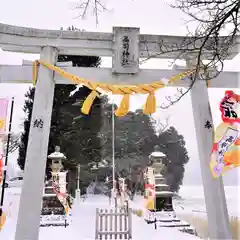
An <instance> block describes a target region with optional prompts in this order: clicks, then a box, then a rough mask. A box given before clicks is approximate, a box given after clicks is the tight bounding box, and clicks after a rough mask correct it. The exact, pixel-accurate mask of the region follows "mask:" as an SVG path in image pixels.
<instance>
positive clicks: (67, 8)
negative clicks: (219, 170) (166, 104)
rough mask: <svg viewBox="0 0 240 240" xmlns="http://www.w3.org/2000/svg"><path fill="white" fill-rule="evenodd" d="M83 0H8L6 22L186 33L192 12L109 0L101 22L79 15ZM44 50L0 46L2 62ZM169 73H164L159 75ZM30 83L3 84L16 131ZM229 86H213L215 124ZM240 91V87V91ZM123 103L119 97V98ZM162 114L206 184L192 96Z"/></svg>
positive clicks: (190, 172) (155, 1)
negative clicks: (5, 49) (20, 51)
mask: <svg viewBox="0 0 240 240" xmlns="http://www.w3.org/2000/svg"><path fill="white" fill-rule="evenodd" d="M74 2H77V1H71V2H70V1H67V0H51V1H49V0H41V1H34V0H21V1H16V0H8V1H4V2H2V3H1V8H0V22H1V23H6V24H11V25H19V26H24V27H33V28H42V29H60V27H64V28H66V27H68V26H70V25H74V26H75V27H77V28H80V29H85V30H86V31H100V32H104V31H106V32H111V31H112V27H113V26H129V27H140V32H141V33H148V34H166V35H167V34H168V35H184V33H185V32H186V25H185V21H186V17H185V15H183V14H182V13H181V12H179V11H178V10H174V9H172V8H170V7H169V6H168V5H167V4H166V3H165V2H166V1H159V0H148V1H147V2H146V1H145V0H121V1H119V0H111V1H110V0H109V1H108V2H106V3H107V6H108V8H109V10H110V11H108V12H104V13H102V14H101V15H100V17H99V25H98V26H97V27H96V24H95V18H94V16H93V14H92V13H91V12H89V13H88V16H87V18H86V19H84V20H81V19H79V18H78V19H75V17H76V16H77V15H78V14H79V12H78V11H77V10H72V9H73V5H74V4H73V3H74ZM37 58H38V55H27V54H18V53H9V52H3V51H1V50H0V64H21V62H22V59H30V60H33V59H37ZM239 60H240V56H239V55H238V56H237V57H236V58H235V59H234V60H233V61H231V62H228V63H227V64H226V66H225V67H226V69H227V70H240V67H239ZM103 66H105V67H111V61H110V60H109V59H106V58H105V59H103ZM168 66H169V62H167V61H160V60H149V61H148V62H147V63H146V64H145V65H143V66H141V67H142V68H163V67H168ZM161 77H164V76H159V78H161ZM28 87H29V85H26V84H21V85H20V84H19V85H16V84H12V85H8V84H1V85H0V96H14V97H15V99H16V104H15V111H14V122H13V130H14V131H16V132H17V131H19V129H21V126H20V125H21V123H22V120H23V118H24V115H23V112H22V106H23V102H24V93H25V92H26V91H27V89H28ZM225 90H226V89H210V90H209V95H210V103H211V107H212V114H213V118H214V123H215V124H216V125H217V124H219V123H220V121H221V118H220V112H219V111H218V106H219V101H220V100H221V98H222V96H223V95H224V91H225ZM174 91H175V90H174V89H172V88H170V89H164V90H161V91H159V92H158V93H157V101H158V103H159V104H161V103H162V102H163V101H164V97H165V96H166V95H169V94H174ZM238 93H239V92H238ZM116 101H117V102H118V101H119V99H117V100H116ZM143 104H144V98H143V97H134V98H132V100H131V107H132V108H133V109H135V108H137V107H140V106H142V105H143ZM158 116H159V118H161V119H164V118H166V117H168V116H170V124H171V125H173V126H175V127H176V128H177V130H178V131H179V133H181V134H183V136H184V137H185V140H186V144H187V149H188V151H189V157H190V160H189V163H188V164H187V167H186V173H185V178H184V183H185V184H192V185H193V184H201V173H200V165H199V159H198V153H197V143H196V136H195V130H194V122H193V116H192V108H191V99H190V96H189V95H188V96H186V97H185V98H183V99H182V100H181V102H179V103H178V104H177V105H175V106H174V107H172V108H170V109H168V110H167V111H162V110H160V109H159V110H158ZM11 162H12V163H15V162H16V154H13V155H12V156H11ZM237 173H238V174H240V171H239V170H233V171H232V172H231V173H229V174H227V176H226V177H225V182H226V183H227V184H232V185H235V184H236V183H237Z"/></svg>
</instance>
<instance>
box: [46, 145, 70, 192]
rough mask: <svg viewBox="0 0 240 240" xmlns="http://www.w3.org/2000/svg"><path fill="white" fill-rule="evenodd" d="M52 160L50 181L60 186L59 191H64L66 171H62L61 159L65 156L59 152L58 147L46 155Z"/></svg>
mask: <svg viewBox="0 0 240 240" xmlns="http://www.w3.org/2000/svg"><path fill="white" fill-rule="evenodd" d="M48 159H50V160H52V164H51V169H52V181H54V182H57V183H58V184H59V187H60V188H61V192H66V175H67V171H63V164H62V161H63V160H66V156H65V155H64V154H63V153H61V152H60V147H59V146H56V147H55V152H53V153H51V154H50V155H49V156H48Z"/></svg>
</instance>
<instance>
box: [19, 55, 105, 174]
mask: <svg viewBox="0 0 240 240" xmlns="http://www.w3.org/2000/svg"><path fill="white" fill-rule="evenodd" d="M58 61H62V62H63V61H72V62H73V66H84V67H94V66H95V67H98V66H99V64H100V58H99V57H87V56H86V57H85V56H84V57H82V56H61V55H60V56H59V57H58ZM73 91H76V92H75V94H74V95H73V96H70V94H71V93H72V92H73ZM89 92H90V90H89V89H88V88H86V87H82V88H79V90H76V86H75V85H56V86H55V91H54V100H53V111H52V120H51V128H50V136H49V147H48V153H51V152H53V151H54V147H55V146H56V145H60V146H61V147H62V151H63V152H64V151H65V150H66V149H67V146H65V145H64V143H65V144H66V140H65V138H66V139H68V140H71V139H69V138H67V137H66V135H67V133H69V132H71V131H72V128H73V127H72V126H73V124H72V123H73V118H74V117H76V116H78V115H79V113H80V106H79V108H77V107H74V106H72V104H73V103H74V102H75V101H76V100H77V99H78V100H79V99H80V100H84V99H85V98H86V97H87V96H88V94H89ZM34 93H35V88H34V87H32V88H30V89H29V91H28V92H27V93H26V95H25V97H26V99H25V104H24V107H23V110H24V112H25V114H26V119H25V121H24V132H23V134H22V135H21V140H20V146H19V156H18V160H17V161H18V165H19V166H20V168H21V169H22V170H23V169H24V166H25V158H26V152H27V144H28V135H29V129H30V121H31V116H32V107H33V101H34ZM95 104H96V105H98V106H99V105H100V100H99V99H96V100H95V101H94V104H93V108H92V109H96V108H94V105H95ZM97 109H98V114H100V115H99V116H98V119H97V121H96V118H95V126H98V127H99V128H100V124H99V123H100V121H99V119H101V118H100V116H101V113H100V111H99V109H100V107H97ZM92 111H93V110H92ZM95 115H97V113H96V111H95ZM90 118H91V113H90V115H89V116H86V119H90ZM91 119H92V118H91ZM79 124H82V125H85V128H86V129H90V131H91V127H92V126H94V124H93V120H91V121H87V120H85V121H79ZM79 124H78V125H79ZM94 130H95V135H94V134H92V135H91V137H92V138H93V137H94V136H95V137H96V135H97V134H96V127H95V129H94ZM98 131H99V129H98ZM72 140H73V139H72ZM92 141H93V140H92ZM94 141H95V142H97V140H94ZM72 143H73V142H72ZM72 143H68V144H67V145H68V146H69V145H71V144H72ZM99 145H100V142H99V141H98V146H97V148H98V149H99ZM92 148H94V146H92ZM89 152H91V151H89ZM67 153H68V152H67ZM78 153H79V151H78V152H77V153H76V154H78ZM70 157H71V156H70ZM71 160H72V159H70V162H73V161H71Z"/></svg>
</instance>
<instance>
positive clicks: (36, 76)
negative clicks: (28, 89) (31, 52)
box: [32, 61, 39, 86]
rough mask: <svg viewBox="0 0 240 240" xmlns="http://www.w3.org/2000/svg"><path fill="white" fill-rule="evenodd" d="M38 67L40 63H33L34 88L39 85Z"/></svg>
mask: <svg viewBox="0 0 240 240" xmlns="http://www.w3.org/2000/svg"><path fill="white" fill-rule="evenodd" d="M38 66H39V62H38V61H34V62H33V78H32V79H33V80H32V83H33V86H36V84H37V78H38Z"/></svg>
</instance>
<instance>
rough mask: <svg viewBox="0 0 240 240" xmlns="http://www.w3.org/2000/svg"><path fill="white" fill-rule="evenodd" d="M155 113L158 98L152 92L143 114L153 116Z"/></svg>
mask: <svg viewBox="0 0 240 240" xmlns="http://www.w3.org/2000/svg"><path fill="white" fill-rule="evenodd" d="M155 112H156V96H155V92H154V91H153V92H150V93H149V95H148V97H147V100H146V103H145V106H144V109H143V113H145V114H153V113H155Z"/></svg>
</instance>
